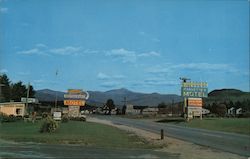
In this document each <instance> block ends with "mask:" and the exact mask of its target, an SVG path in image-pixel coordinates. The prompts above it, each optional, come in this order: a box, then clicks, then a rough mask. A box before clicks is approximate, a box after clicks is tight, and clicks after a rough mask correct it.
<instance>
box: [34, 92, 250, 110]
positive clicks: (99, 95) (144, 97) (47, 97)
mask: <svg viewBox="0 0 250 159" xmlns="http://www.w3.org/2000/svg"><path fill="white" fill-rule="evenodd" d="M65 93H66V92H59V91H53V90H50V89H43V90H37V91H36V94H35V97H36V98H38V100H39V101H40V102H54V101H55V99H56V96H57V100H58V101H63V99H64V98H63V96H64V94H65ZM88 93H89V95H90V97H89V99H88V100H87V104H90V105H94V106H102V105H104V104H105V103H106V101H107V100H108V99H113V101H114V103H115V105H117V106H123V105H124V103H125V101H126V103H128V104H133V105H138V106H157V105H158V104H159V103H162V102H164V103H166V104H169V103H172V102H175V103H177V102H180V101H183V97H181V96H179V95H175V94H159V93H139V92H133V91H130V90H128V89H125V88H121V89H114V90H109V91H106V92H100V91H88ZM125 98H126V99H125ZM204 100H205V102H206V103H213V102H225V101H233V102H236V101H244V100H250V93H249V92H243V91H240V90H237V89H219V90H213V91H211V92H210V93H209V94H208V98H205V99H204Z"/></svg>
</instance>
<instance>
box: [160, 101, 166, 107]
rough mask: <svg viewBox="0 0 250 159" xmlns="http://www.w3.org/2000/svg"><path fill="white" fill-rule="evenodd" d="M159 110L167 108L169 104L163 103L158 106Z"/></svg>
mask: <svg viewBox="0 0 250 159" xmlns="http://www.w3.org/2000/svg"><path fill="white" fill-rule="evenodd" d="M158 108H167V104H166V103H164V102H161V103H160V104H158Z"/></svg>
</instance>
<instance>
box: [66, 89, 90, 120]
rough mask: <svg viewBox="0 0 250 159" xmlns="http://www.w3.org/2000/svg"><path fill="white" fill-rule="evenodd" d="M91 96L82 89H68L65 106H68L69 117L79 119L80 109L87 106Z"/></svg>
mask: <svg viewBox="0 0 250 159" xmlns="http://www.w3.org/2000/svg"><path fill="white" fill-rule="evenodd" d="M88 98H89V94H88V92H86V91H83V90H82V89H68V93H67V94H64V105H67V106H68V111H69V112H68V116H69V117H79V116H80V107H81V106H85V103H86V100H87V99H88Z"/></svg>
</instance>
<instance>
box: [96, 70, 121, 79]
mask: <svg viewBox="0 0 250 159" xmlns="http://www.w3.org/2000/svg"><path fill="white" fill-rule="evenodd" d="M124 78H125V76H124V75H107V74H106V73H103V72H99V73H98V74H97V79H99V80H119V79H124Z"/></svg>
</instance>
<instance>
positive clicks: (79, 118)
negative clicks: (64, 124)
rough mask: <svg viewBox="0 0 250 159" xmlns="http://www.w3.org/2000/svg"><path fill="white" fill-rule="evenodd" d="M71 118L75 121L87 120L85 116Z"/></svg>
mask: <svg viewBox="0 0 250 159" xmlns="http://www.w3.org/2000/svg"><path fill="white" fill-rule="evenodd" d="M70 120H73V121H86V118H85V117H71V118H70Z"/></svg>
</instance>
